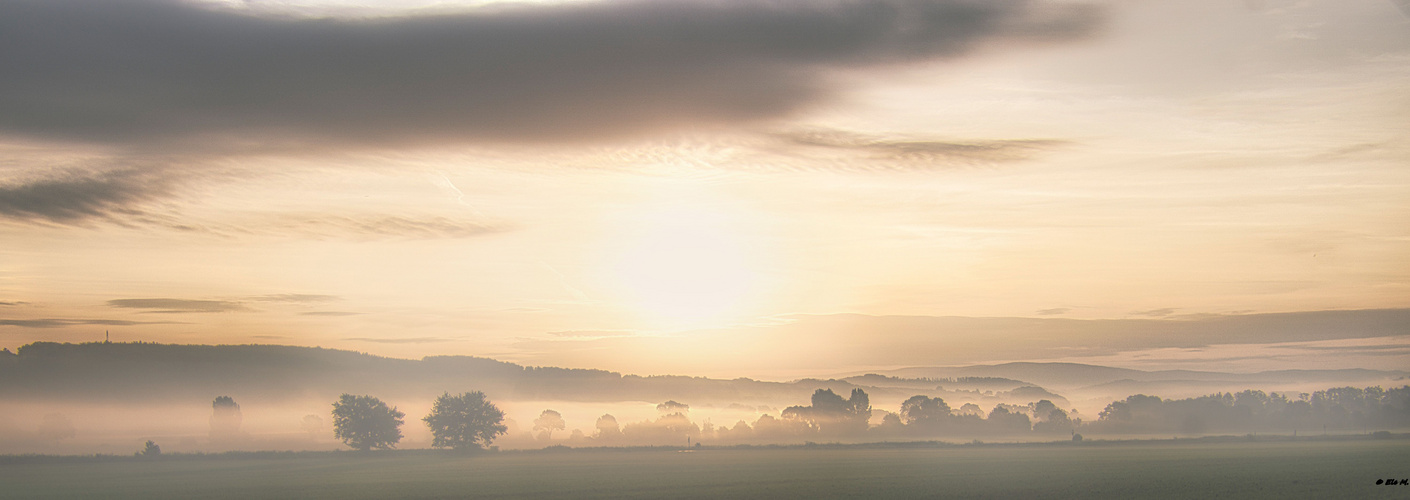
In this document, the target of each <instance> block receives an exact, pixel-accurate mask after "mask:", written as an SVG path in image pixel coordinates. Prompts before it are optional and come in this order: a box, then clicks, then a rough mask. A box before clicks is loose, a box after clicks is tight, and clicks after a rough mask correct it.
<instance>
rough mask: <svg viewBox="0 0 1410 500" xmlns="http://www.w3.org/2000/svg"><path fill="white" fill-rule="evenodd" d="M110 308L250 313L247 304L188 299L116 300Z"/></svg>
mask: <svg viewBox="0 0 1410 500" xmlns="http://www.w3.org/2000/svg"><path fill="white" fill-rule="evenodd" d="M108 306H109V307H117V308H123V309H148V310H147V311H143V312H148V313H157V314H178V313H219V312H244V311H250V310H251V309H250V308H249V307H246V306H245V304H242V303H240V302H235V301H229V300H188V299H114V300H109V301H108Z"/></svg>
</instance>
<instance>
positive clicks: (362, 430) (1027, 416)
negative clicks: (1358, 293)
mask: <svg viewBox="0 0 1410 500" xmlns="http://www.w3.org/2000/svg"><path fill="white" fill-rule="evenodd" d="M211 406H212V416H211V438H212V441H218V440H220V439H228V438H230V437H231V436H234V435H237V434H238V433H239V426H240V420H241V415H240V406H239V405H238V404H236V403H235V401H234V400H233V399H232V398H230V397H228V396H220V397H217V398H216V399H215V400H214V401H213V402H212V405H211ZM656 409H657V410H658V412H659V413H660V415H659V417H658V418H657V419H655V420H646V421H641V422H633V423H627V424H625V425H622V424H621V423H619V422H618V421H617V419H616V417H614V416H612V415H611V414H605V415H602V416H601V417H599V418H598V419H597V421H596V422H595V423H594V427H593V432H592V434H590V435H589V434H587V433H584V432H582V431H579V430H574V432H573V433H572V435H571V436H569V438H568V440H567V443H568V444H575V445H582V446H622V445H641V444H653V445H659V444H686V443H701V442H702V441H708V442H712V443H716V444H743V443H756V442H770V441H774V442H777V441H788V440H800V439H817V438H835V439H850V440H854V441H864V440H889V439H903V438H929V437H946V436H951V437H955V436H964V437H984V436H1002V437H1020V436H1023V435H1063V434H1070V435H1071V436H1072V437H1073V438H1074V439H1079V440H1080V439H1081V437H1080V436H1081V434H1080V432H1087V433H1100V434H1204V433H1251V432H1280V433H1289V432H1291V433H1294V434H1296V433H1297V432H1307V431H1325V430H1338V431H1347V430H1355V431H1361V432H1366V431H1371V430H1377V429H1391V428H1404V427H1406V426H1407V425H1410V386H1403V387H1400V388H1393V389H1389V390H1385V389H1382V388H1380V387H1367V388H1355V387H1339V388H1332V389H1326V390H1322V391H1317V392H1314V393H1310V394H1309V393H1301V394H1297V395H1292V396H1290V395H1287V394H1279V393H1276V392H1275V393H1265V392H1263V391H1257V390H1246V391H1242V392H1238V393H1215V394H1211V395H1207V396H1201V397H1196V398H1186V399H1162V398H1160V397H1156V396H1147V395H1143V394H1137V395H1133V396H1130V397H1128V398H1126V399H1124V400H1121V401H1113V402H1112V403H1111V404H1108V405H1107V406H1106V408H1105V409H1103V410H1102V411H1101V413H1100V414H1099V415H1098V416H1097V419H1096V420H1094V421H1091V422H1084V421H1083V420H1082V419H1081V418H1080V417H1078V416H1076V415H1075V411H1069V410H1064V409H1062V408H1060V407H1058V406H1057V405H1056V404H1054V403H1053V402H1051V401H1049V400H1046V399H1043V400H1039V401H1036V402H1033V403H1030V404H1027V405H1011V404H998V405H996V406H994V408H992V409H991V410H989V411H988V412H985V411H984V410H983V409H982V408H980V407H979V406H978V405H975V404H973V403H966V404H964V405H962V406H960V407H959V408H952V407H950V405H949V404H948V403H946V402H945V400H944V399H942V398H939V397H929V396H925V395H917V396H913V397H911V398H909V399H906V400H905V401H904V402H902V403H901V405H900V407H899V408H898V409H897V411H895V412H891V411H887V410H881V409H874V408H872V406H871V403H870V397H869V395H868V394H867V393H866V391H864V390H862V389H853V390H852V391H851V393H850V394H849V395H848V397H845V398H844V397H843V396H842V395H840V394H837V393H835V392H833V391H832V390H831V389H818V390H817V391H815V392H814V393H813V395H812V398H811V400H810V404H808V405H806V406H804V405H797V406H790V407H788V408H785V409H784V410H782V411H781V412H779V415H778V416H777V417H774V416H772V415H769V414H764V415H761V416H759V417H758V418H757V419H756V420H755V421H754V422H752V423H750V422H746V421H743V420H740V421H738V422H736V423H735V424H734V425H732V426H716V425H714V424H713V423H711V422H710V421H708V420H707V421H705V422H703V423H695V422H692V421H691V420H690V417H689V413H690V406H689V405H687V404H684V403H679V402H676V401H674V400H672V401H666V402H664V403H661V404H659V405H657V406H656ZM331 414H332V423H333V434H334V436H335V437H336V438H338V439H339V440H341V441H342V442H343V443H344V444H346V445H347V446H349V447H351V448H354V449H357V450H371V449H389V448H394V447H396V445H397V443H399V442H400V441H401V438H402V432H401V428H402V426H403V425H404V424H405V417H406V414H405V413H404V412H402V411H400V410H398V409H397V408H396V407H395V406H389V405H387V404H386V403H385V402H383V401H382V400H380V399H378V398H376V397H373V396H367V395H352V394H343V395H342V396H341V397H339V399H338V400H337V401H335V402H334V403H333V405H332V412H331ZM878 415H879V418H877V417H878ZM421 421H422V422H423V423H424V424H425V425H426V426H427V427H428V428H429V429H430V432H431V436H432V438H433V440H432V443H431V445H432V446H434V447H437V448H451V449H457V450H467V449H470V450H473V449H483V448H487V447H489V446H490V445H491V443H492V442H493V441H494V440H495V439H496V438H498V437H500V436H503V435H505V434H506V432H508V426H507V425H506V423H505V414H504V412H503V411H502V410H500V409H499V408H498V407H497V406H496V405H495V404H494V403H492V402H491V401H489V399H488V398H487V397H486V395H485V393H483V392H481V391H473V392H466V393H461V394H456V395H452V394H450V393H443V394H442V395H441V396H440V397H438V398H436V400H435V402H434V404H433V405H432V408H431V412H430V413H429V414H427V415H426V416H425V417H423V418H422V419H421ZM304 428H305V430H307V431H308V432H309V433H310V436H313V435H314V434H315V433H316V432H318V431H319V430H320V429H321V428H322V419H321V418H319V417H317V416H316V415H308V416H305V417H304ZM532 429H533V431H534V432H536V433H538V436H539V439H542V440H543V441H545V442H547V441H549V440H551V439H552V437H553V433H554V432H555V431H563V430H566V429H567V423H566V422H565V421H564V419H563V416H562V415H561V414H560V413H559V412H557V411H555V410H552V409H546V410H544V411H543V412H542V413H540V414H539V417H538V418H537V419H535V420H534V421H533V428H532ZM155 453H160V449H159V448H158V447H157V446H156V445H155V444H154V443H150V442H149V443H148V447H147V448H146V449H144V450H143V451H142V452H140V453H139V454H144V455H151V454H155Z"/></svg>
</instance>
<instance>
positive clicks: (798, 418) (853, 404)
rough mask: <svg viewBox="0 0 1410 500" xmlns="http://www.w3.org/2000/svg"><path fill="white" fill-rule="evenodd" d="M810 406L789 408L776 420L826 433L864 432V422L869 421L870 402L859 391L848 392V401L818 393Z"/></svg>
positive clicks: (833, 394) (826, 390)
mask: <svg viewBox="0 0 1410 500" xmlns="http://www.w3.org/2000/svg"><path fill="white" fill-rule="evenodd" d="M812 403H813V404H812V405H811V406H790V407H788V408H785V409H784V410H783V412H782V413H780V414H779V416H781V417H783V419H784V420H785V421H788V422H797V423H801V424H802V425H805V426H807V428H809V429H812V430H814V431H817V432H827V433H853V432H861V431H865V430H866V429H867V420H868V419H870V418H871V398H870V397H869V396H867V393H866V391H863V390H861V389H852V395H851V397H850V398H848V399H842V396H839V395H837V393H835V392H832V389H818V390H817V391H814V392H813V398H812Z"/></svg>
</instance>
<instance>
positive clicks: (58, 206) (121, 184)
mask: <svg viewBox="0 0 1410 500" xmlns="http://www.w3.org/2000/svg"><path fill="white" fill-rule="evenodd" d="M168 184H169V183H168V182H167V181H166V180H165V178H164V177H162V176H158V175H153V173H150V172H146V173H144V172H142V171H139V170H136V169H120V170H113V171H109V172H78V171H74V172H64V173H59V174H57V175H52V176H48V177H44V178H39V179H29V180H25V181H15V182H9V183H0V218H4V219H12V220H20V221H26V222H47V223H55V224H78V223H82V222H86V221H89V220H94V219H107V220H116V219H118V218H133V217H140V216H143V215H144V212H143V210H141V208H140V207H141V205H143V204H146V203H149V202H152V201H154V200H157V199H160V198H165V197H168V196H169V195H170V192H169V190H168Z"/></svg>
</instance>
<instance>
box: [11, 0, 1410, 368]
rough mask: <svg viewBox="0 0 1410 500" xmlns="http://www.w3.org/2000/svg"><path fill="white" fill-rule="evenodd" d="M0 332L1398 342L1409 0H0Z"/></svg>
mask: <svg viewBox="0 0 1410 500" xmlns="http://www.w3.org/2000/svg"><path fill="white" fill-rule="evenodd" d="M0 68H5V70H4V71H0V347H5V348H9V349H11V350H14V349H16V348H18V347H19V346H21V345H24V344H27V343H30V342H36V341H58V342H84V341H95V340H102V339H103V338H104V334H105V332H108V333H110V334H111V336H112V340H113V341H125V342H127V341H146V342H163V343H190V344H248V343H274V344H289V345H304V346H322V347H329V348H338V349H349V350H356V351H362V352H369V353H373V354H379V355H386V356H394V357H407V358H419V357H421V356H426V355H439V354H458V355H474V356H484V357H492V358H496V359H501V360H505V361H514V362H520V363H528V364H534V365H550V366H566V367H584V368H603V369H610V370H616V371H623V372H628V373H642V374H659V373H672V374H687V375H702V376H718V377H727V378H734V377H741V376H748V377H756V378H765V379H769V378H776V379H786V378H791V377H799V376H818V375H829V374H843V373H850V372H853V371H865V370H872V369H883V368H899V367H905V366H944V365H962V364H976V363H996V362H1007V361H1025V360H1027V361H1070V362H1086V363H1097V364H1106V365H1111V366H1123V367H1131V368H1142V369H1168V368H1181V369H1209V370H1223V371H1234V372H1248V371H1258V370H1270V369H1288V368H1351V367H1367V368H1379V369H1404V368H1407V367H1410V168H1407V167H1410V119H1407V118H1410V3H1406V2H1404V1H1402V0H1358V1H1350V2H1347V1H1332V0H1296V1H1293V0H1286V1H1284V0H1243V1H1238V0H1192V1H1182V2H1163V1H1153V0H1129V1H1120V2H1117V1H1100V0H1094V1H1087V2H1083V1H1067V0H1063V1H1057V0H1049V1H1038V0H993V1H977V0H806V1H805V0H768V1H765V0H714V1H706V0H627V1H619V0H575V1H567V2H544V3H529V2H523V3H520V2H492V3H459V4H455V3H440V2H431V1H426V2H411V3H407V2H401V3H396V2H387V3H382V4H379V3H374V2H356V1H352V0H305V1H300V2H279V1H263V0H248V1H244V2H233V1H232V2H218V1H209V2H195V1H177V0H0Z"/></svg>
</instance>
